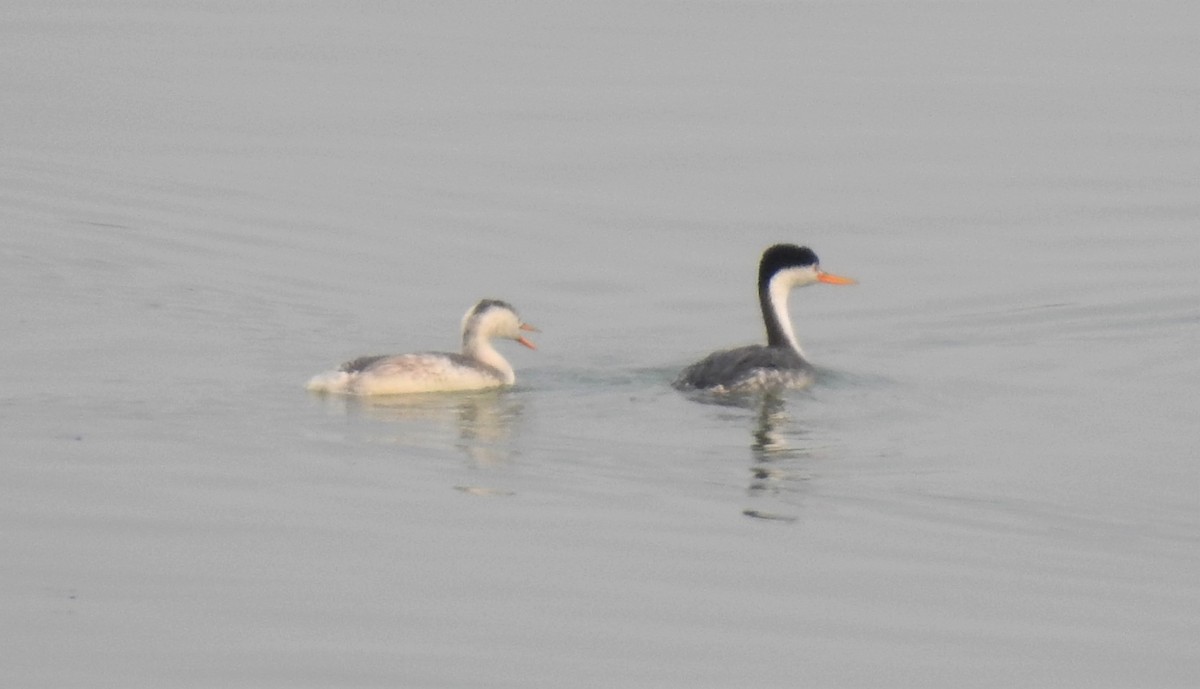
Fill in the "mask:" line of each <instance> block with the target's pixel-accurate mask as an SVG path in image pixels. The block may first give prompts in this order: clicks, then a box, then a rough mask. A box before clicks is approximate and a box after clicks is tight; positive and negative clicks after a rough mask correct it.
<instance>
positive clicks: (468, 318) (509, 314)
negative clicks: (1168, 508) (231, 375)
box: [307, 299, 538, 395]
mask: <svg viewBox="0 0 1200 689" xmlns="http://www.w3.org/2000/svg"><path fill="white" fill-rule="evenodd" d="M522 331H527V332H538V329H537V328H535V327H533V326H532V325H529V324H528V323H523V322H521V319H520V317H519V316H517V311H516V309H514V308H513V307H512V305H511V304H509V303H507V302H503V301H499V300H497V299H484V300H482V301H480V302H479V303H478V304H476V305H475V306H473V307H471V309H470V310H469V311H467V314H466V315H465V316H463V321H462V353H461V354H453V353H450V352H419V353H416V354H396V355H386V354H385V355H379V356H363V357H359V358H357V359H354V360H353V361H347V362H346V363H344V364H342V365H341V366H340V367H338V369H337V370H336V371H328V372H326V373H321V374H318V375H316V376H314V377H313V378H312V379H311V380H310V381H308V386H307V387H308V389H309V390H312V391H313V392H324V393H340V394H349V395H397V394H402V393H410V392H441V391H451V390H482V389H485V388H495V387H502V386H505V385H512V384H513V383H514V382H515V381H516V374H514V373H513V368H512V366H511V365H510V364H509V363H508V361H506V360H505V359H504V357H503V356H501V355H500V352H497V351H496V349H495V348H494V347H492V343H491V340H492V338H493V337H502V338H507V339H510V340H516V341H517V342H519V343H521V344H523V345H525V346H526V347H529V348H530V349H537V347H535V346H534V345H533V343H532V342H530V341H529V340H527V339H525V337H524V336H523V335H522V334H521V333H522Z"/></svg>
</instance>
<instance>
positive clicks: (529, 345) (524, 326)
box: [517, 323, 542, 349]
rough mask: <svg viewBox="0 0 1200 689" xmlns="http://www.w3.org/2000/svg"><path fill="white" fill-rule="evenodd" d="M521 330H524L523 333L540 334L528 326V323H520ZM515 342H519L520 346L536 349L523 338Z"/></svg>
mask: <svg viewBox="0 0 1200 689" xmlns="http://www.w3.org/2000/svg"><path fill="white" fill-rule="evenodd" d="M521 330H525V331H527V332H531V333H540V332H542V331H541V330H538V329H537V328H535V327H533V326H532V325H530V324H528V323H522V324H521ZM517 342H520V343H521V344H523V345H525V346H526V347H528V348H530V349H537V346H536V345H535V344H533V343H532V342H530V341H529V340H526V339H525V338H524V337H518V338H517Z"/></svg>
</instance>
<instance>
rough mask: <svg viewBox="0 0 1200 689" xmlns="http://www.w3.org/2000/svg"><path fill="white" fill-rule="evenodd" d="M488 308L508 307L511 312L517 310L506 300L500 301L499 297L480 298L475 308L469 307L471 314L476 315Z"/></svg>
mask: <svg viewBox="0 0 1200 689" xmlns="http://www.w3.org/2000/svg"><path fill="white" fill-rule="evenodd" d="M490 308H500V309H508V310H509V311H512V312H513V313H516V312H517V310H516V309H514V308H513V305H512V304H510V303H508V302H506V301H501V300H499V299H480V300H479V303H478V304H476V305H475V308H474V309H471V315H472V316H478V315H479V314H481V313H483V312H484V311H487V310H488V309H490Z"/></svg>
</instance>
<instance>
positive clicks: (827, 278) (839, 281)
mask: <svg viewBox="0 0 1200 689" xmlns="http://www.w3.org/2000/svg"><path fill="white" fill-rule="evenodd" d="M817 279H818V280H820V281H821V282H825V283H828V284H830V285H856V284H858V280H855V279H854V278H844V277H842V276H841V275H834V274H833V273H826V272H825V271H823V270H822V271H819V272H817Z"/></svg>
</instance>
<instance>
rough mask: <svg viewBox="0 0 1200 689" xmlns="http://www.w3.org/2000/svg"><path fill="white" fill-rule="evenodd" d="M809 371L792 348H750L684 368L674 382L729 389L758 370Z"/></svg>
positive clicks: (714, 355)
mask: <svg viewBox="0 0 1200 689" xmlns="http://www.w3.org/2000/svg"><path fill="white" fill-rule="evenodd" d="M807 368H811V365H810V364H809V363H808V362H807V361H805V360H804V358H803V357H801V356H800V355H799V354H797V353H796V352H795V351H794V350H792V349H791V348H787V347H764V346H763V345H748V346H746V347H738V348H737V349H726V350H724V351H720V352H713V353H712V354H709V355H708V356H706V357H704V358H703V359H701V360H700V361H697V362H696V363H694V364H692V365H691V366H688V367H687V368H685V369H683V371H682V372H681V373H680V374H679V377H678V378H676V379H675V382H674V386H675V387H677V388H681V389H686V388H712V387H716V386H718V385H720V386H722V387H726V388H730V387H733V386H735V385H737V384H738V383H740V382H742V381H744V380H746V379H747V378H749V377H750V376H752V375H754V372H755V371H759V370H769V371H770V370H776V371H795V370H804V369H807Z"/></svg>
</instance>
